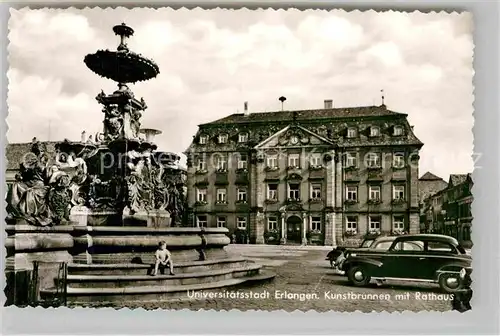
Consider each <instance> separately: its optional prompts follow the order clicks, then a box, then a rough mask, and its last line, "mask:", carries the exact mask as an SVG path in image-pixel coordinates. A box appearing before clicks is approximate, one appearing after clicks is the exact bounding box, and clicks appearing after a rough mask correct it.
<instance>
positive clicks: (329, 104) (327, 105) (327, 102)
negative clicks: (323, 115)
mask: <svg viewBox="0 0 500 336" xmlns="http://www.w3.org/2000/svg"><path fill="white" fill-rule="evenodd" d="M331 108H333V100H331V99H325V109H331Z"/></svg>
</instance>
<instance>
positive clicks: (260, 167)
mask: <svg viewBox="0 0 500 336" xmlns="http://www.w3.org/2000/svg"><path fill="white" fill-rule="evenodd" d="M324 104H325V105H324V108H322V109H316V110H301V111H279V112H264V113H248V111H247V105H246V104H245V113H237V114H232V115H229V116H227V117H225V118H222V119H219V120H216V121H213V122H209V123H206V124H202V125H199V129H198V131H197V133H196V135H195V136H194V138H193V142H192V144H191V145H190V146H189V148H188V149H187V151H186V155H187V156H188V182H187V183H188V209H189V211H190V213H191V217H190V218H191V221H192V225H194V226H203V227H221V226H224V227H227V228H228V229H229V230H230V232H231V233H232V234H233V237H235V236H236V237H237V236H240V237H241V236H243V237H248V240H247V241H249V242H250V243H257V244H261V243H277V242H280V243H292V244H293V243H296V244H321V245H323V244H325V245H337V244H340V243H343V244H349V243H355V242H357V241H359V239H361V237H362V236H363V235H364V234H366V233H368V232H381V233H395V234H401V233H403V232H409V233H417V232H419V191H418V176H419V174H418V162H419V155H418V152H419V149H420V148H421V147H422V145H423V144H422V142H421V141H420V140H419V139H418V138H417V137H416V136H415V134H414V133H413V127H411V126H410V125H409V123H408V120H407V115H406V114H404V113H398V112H394V111H391V110H389V109H387V107H386V106H385V105H383V104H382V105H381V106H366V107H350V108H333V107H332V101H331V100H325V102H324ZM244 241H245V240H244Z"/></svg>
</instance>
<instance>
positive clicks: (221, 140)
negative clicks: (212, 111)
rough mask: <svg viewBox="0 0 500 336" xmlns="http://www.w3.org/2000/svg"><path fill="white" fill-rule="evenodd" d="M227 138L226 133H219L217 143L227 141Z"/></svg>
mask: <svg viewBox="0 0 500 336" xmlns="http://www.w3.org/2000/svg"><path fill="white" fill-rule="evenodd" d="M227 138H228V136H227V134H220V135H219V143H220V144H225V143H227Z"/></svg>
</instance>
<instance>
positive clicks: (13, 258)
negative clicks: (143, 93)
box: [6, 24, 273, 302]
mask: <svg viewBox="0 0 500 336" xmlns="http://www.w3.org/2000/svg"><path fill="white" fill-rule="evenodd" d="M113 31H114V32H115V34H116V35H118V36H120V44H119V46H118V48H117V50H116V51H109V50H99V51H97V52H96V53H94V54H89V55H87V56H86V57H85V59H84V62H85V64H86V65H87V67H88V68H89V69H90V70H92V71H93V72H95V73H96V74H98V75H100V76H102V77H105V78H109V79H111V80H113V81H115V82H117V83H118V89H117V90H116V91H115V92H113V93H111V94H106V93H104V92H103V91H101V92H100V93H99V94H98V95H97V97H96V100H97V101H98V102H99V104H101V105H102V106H103V108H102V112H103V114H104V120H103V131H102V133H99V134H96V135H95V136H94V137H93V136H92V135H90V136H89V137H88V138H87V133H86V132H85V131H84V132H82V135H81V141H77V142H73V141H69V140H65V141H63V142H60V143H58V144H56V146H55V147H56V155H55V158H52V157H50V156H49V155H48V154H47V151H46V149H45V147H44V145H43V143H40V142H38V141H37V140H36V138H35V139H33V142H32V146H31V151H30V152H29V153H27V154H25V155H24V157H23V159H22V162H21V163H20V171H19V174H18V176H17V178H16V181H15V182H14V183H13V184H12V186H11V188H10V189H9V192H8V196H7V203H8V219H7V223H8V225H7V228H6V231H7V233H8V238H7V242H6V247H7V265H8V267H7V269H8V270H9V269H10V270H11V271H13V272H14V273H15V272H17V271H19V270H22V269H30V267H32V265H33V264H34V262H37V263H40V262H42V263H46V264H47V265H51V263H52V264H54V263H59V264H60V263H63V264H66V265H67V272H68V275H67V277H65V281H64V284H65V285H64V286H65V289H64V291H63V292H64V293H66V295H67V297H68V298H69V301H73V302H80V301H84V302H95V301H102V300H104V299H102V298H103V297H105V298H106V300H111V301H113V302H115V301H137V300H138V301H142V300H149V298H153V299H154V298H157V297H161V299H168V298H169V297H171V296H175V293H185V291H186V288H187V287H186V286H183V284H184V282H185V283H186V284H188V283H189V284H191V285H190V286H191V287H192V289H203V288H216V287H222V286H232V285H235V284H238V283H242V282H244V281H250V280H256V279H260V280H261V279H264V278H265V279H267V278H272V277H273V275H272V274H267V275H266V273H264V274H262V273H261V274H259V270H260V267H261V266H260V265H256V264H252V263H249V262H248V261H246V260H244V259H241V258H239V257H234V256H230V255H228V253H227V252H226V251H225V249H224V246H226V245H228V244H229V242H230V240H229V238H228V237H227V233H228V230H227V229H226V228H193V227H187V226H189V225H183V224H184V223H186V222H187V220H186V218H185V213H186V211H184V204H185V200H184V198H185V197H184V195H185V177H186V174H185V171H184V170H183V169H181V168H179V166H178V164H177V163H178V161H179V159H180V158H179V156H177V155H176V154H173V153H167V152H161V151H157V146H156V145H155V144H154V143H153V142H152V139H153V136H154V135H157V134H159V133H160V131H158V130H154V129H143V128H141V117H142V114H143V113H144V112H145V110H146V109H147V105H146V103H145V101H144V99H143V98H141V99H137V98H136V97H135V96H134V94H133V92H132V91H131V90H130V88H129V87H128V85H127V84H130V83H136V82H140V81H145V80H149V79H152V78H154V77H156V76H157V75H158V74H159V68H158V66H157V65H156V64H155V63H154V62H153V61H151V60H148V59H146V58H144V57H143V56H141V55H139V54H137V53H134V52H132V51H130V50H129V48H128V46H127V39H128V38H129V37H131V36H132V35H133V33H134V31H133V29H132V28H130V27H128V26H127V25H125V24H121V25H117V26H115V27H113ZM143 135H145V137H144V136H143ZM160 240H164V241H166V242H167V245H168V247H169V249H170V250H171V251H172V255H173V257H174V260H176V261H177V267H178V271H176V275H175V276H160V277H158V278H155V279H152V278H151V277H148V276H147V272H148V270H150V264H151V261H152V257H153V253H152V252H153V251H154V250H155V249H156V246H157V244H158V242H159V241H160ZM9 262H10V263H9ZM9 265H10V266H9ZM9 267H10V268H9ZM120 270H121V271H120ZM201 270H205V271H204V272H205V273H206V274H205V273H203V272H202V271H201ZM207 270H208V271H207ZM194 271H197V272H195V273H192V272H194ZM117 272H118V273H117ZM120 272H123V274H122V275H121V276H116V277H114V276H112V275H113V274H120ZM141 272H144V274H142V275H137V273H141ZM108 273H109V274H111V275H109V274H108ZM177 273H179V275H177ZM43 274H44V277H43V279H41V280H40V281H39V283H38V286H39V287H40V288H39V292H40V293H41V294H40V295H41V297H44V296H50V295H53V294H54V293H60V289H58V288H54V286H56V287H57V286H58V285H54V284H55V283H56V284H60V283H61V279H56V278H58V274H59V273H58V268H57V267H55V266H47V267H46V268H45V270H44V272H43ZM128 274H136V275H134V276H132V275H130V277H129V275H128ZM103 276H104V277H105V279H106V281H104V279H103V278H102V277H103ZM162 277H163V278H162ZM193 279H196V280H195V281H193ZM218 279H219V280H218ZM123 281H125V282H126V283H127V284H129V283H130V284H131V285H129V286H130V291H129V292H127V288H125V289H124V288H121V287H123V286H124V284H123ZM156 281H159V282H161V283H162V284H163V285H162V286H159V285H160V284H159V283H158V284H157V285H156V286H155V284H156ZM66 283H67V284H66ZM166 283H168V284H170V285H171V286H169V287H168V288H167V287H165V286H164V285H165V284H166ZM176 286H177V287H176ZM188 287H189V286H188ZM191 287H189V288H191ZM128 294H130V295H128ZM110 298H111V299H110Z"/></svg>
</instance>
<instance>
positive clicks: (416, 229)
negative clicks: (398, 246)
mask: <svg viewBox="0 0 500 336" xmlns="http://www.w3.org/2000/svg"><path fill="white" fill-rule="evenodd" d="M408 226H409V230H408V231H409V233H410V234H416V233H420V214H419V213H418V212H413V213H410V216H409V223H408Z"/></svg>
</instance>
